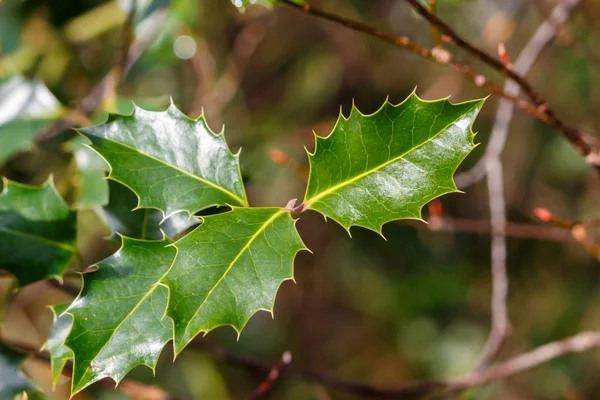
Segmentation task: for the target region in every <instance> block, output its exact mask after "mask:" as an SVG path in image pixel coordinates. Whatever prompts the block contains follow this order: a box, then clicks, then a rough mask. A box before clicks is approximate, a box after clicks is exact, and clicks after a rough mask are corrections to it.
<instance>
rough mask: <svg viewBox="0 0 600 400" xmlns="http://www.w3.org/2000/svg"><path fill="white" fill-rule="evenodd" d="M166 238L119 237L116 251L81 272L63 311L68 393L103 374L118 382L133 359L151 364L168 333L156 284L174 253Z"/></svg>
mask: <svg viewBox="0 0 600 400" xmlns="http://www.w3.org/2000/svg"><path fill="white" fill-rule="evenodd" d="M170 243H172V241H171V240H169V239H163V240H157V241H149V240H138V239H131V238H127V237H123V241H122V247H121V249H120V250H119V251H118V252H117V253H115V254H113V255H112V256H111V257H109V258H107V259H105V260H104V261H101V262H100V263H98V270H97V271H95V272H91V273H87V274H84V284H83V289H82V291H81V294H80V295H79V296H78V297H77V298H76V299H75V300H74V301H73V303H72V304H71V305H70V306H69V308H68V309H67V310H66V311H65V313H66V314H69V315H71V317H72V320H73V327H72V328H71V331H70V332H69V334H68V337H67V339H66V341H65V345H66V346H67V347H68V348H70V349H71V350H72V351H73V381H72V392H73V394H75V393H77V392H79V391H81V390H82V389H84V388H85V387H87V386H89V385H90V384H92V383H94V382H96V381H98V380H100V379H103V378H112V379H113V380H114V381H115V382H119V381H120V380H121V379H123V377H124V376H125V375H126V374H127V373H128V372H129V371H130V370H131V369H132V368H134V367H135V366H137V365H141V364H144V365H147V366H148V367H150V368H151V369H152V370H154V368H155V366H156V362H157V361H158V357H159V355H160V352H161V350H162V348H163V347H164V345H165V344H166V343H167V342H168V341H169V340H170V339H171V338H172V335H173V328H172V323H171V320H170V319H168V318H163V316H164V313H165V308H166V306H167V299H168V290H167V288H166V287H165V286H164V285H162V284H161V280H162V278H163V277H164V275H166V274H167V273H168V271H169V268H170V267H171V265H172V262H173V258H174V257H175V253H176V250H175V248H174V247H172V246H167V245H169V244H170ZM65 323H66V322H65Z"/></svg>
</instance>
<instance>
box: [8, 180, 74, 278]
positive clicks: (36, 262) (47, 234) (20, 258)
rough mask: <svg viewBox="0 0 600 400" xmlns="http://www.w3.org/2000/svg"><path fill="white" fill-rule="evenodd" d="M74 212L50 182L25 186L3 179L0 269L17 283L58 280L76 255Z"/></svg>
mask: <svg viewBox="0 0 600 400" xmlns="http://www.w3.org/2000/svg"><path fill="white" fill-rule="evenodd" d="M75 244H76V213H75V212H73V211H71V210H69V207H68V206H67V204H66V203H65V202H64V200H63V199H62V198H61V197H60V195H59V194H58V193H57V192H56V189H55V188H54V185H53V184H52V181H48V182H47V183H46V184H44V185H43V186H40V187H37V186H27V185H22V184H19V183H16V182H12V181H9V180H6V179H5V180H4V190H3V192H2V194H1V195H0V269H4V270H6V271H8V272H10V273H12V274H13V275H15V276H16V277H17V279H18V281H19V284H20V285H27V284H29V283H32V282H35V281H38V280H42V279H47V278H57V279H60V278H61V277H62V275H63V273H64V272H65V270H66V269H67V267H68V266H69V263H70V262H71V259H72V258H73V256H74V255H75V254H76V247H75Z"/></svg>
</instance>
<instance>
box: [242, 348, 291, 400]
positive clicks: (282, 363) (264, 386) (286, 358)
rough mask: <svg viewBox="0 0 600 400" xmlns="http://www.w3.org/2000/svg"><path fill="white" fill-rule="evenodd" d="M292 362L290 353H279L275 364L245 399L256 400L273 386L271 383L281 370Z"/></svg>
mask: <svg viewBox="0 0 600 400" xmlns="http://www.w3.org/2000/svg"><path fill="white" fill-rule="evenodd" d="M291 362H292V353H290V352H289V351H285V352H284V353H283V354H282V355H281V359H280V360H279V362H278V363H277V364H275V365H274V366H273V367H272V368H271V370H270V371H269V374H268V375H267V377H266V378H265V379H264V380H263V381H262V382H261V383H260V385H258V387H257V388H256V389H255V390H254V392H252V394H251V395H250V396H248V397H247V399H246V400H257V399H260V398H261V397H263V396H264V395H265V394H266V393H267V392H268V391H269V390H270V389H271V387H273V384H274V383H275V381H276V380H277V378H279V375H280V374H281V372H282V371H283V370H284V369H285V368H286V367H287V366H288V365H290V363H291Z"/></svg>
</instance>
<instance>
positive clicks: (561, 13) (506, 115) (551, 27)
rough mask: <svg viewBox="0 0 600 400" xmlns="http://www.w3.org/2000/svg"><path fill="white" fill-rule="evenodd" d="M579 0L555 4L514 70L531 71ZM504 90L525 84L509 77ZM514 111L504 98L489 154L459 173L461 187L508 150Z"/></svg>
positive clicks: (515, 89) (479, 176)
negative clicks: (507, 140)
mask: <svg viewBox="0 0 600 400" xmlns="http://www.w3.org/2000/svg"><path fill="white" fill-rule="evenodd" d="M579 1H580V0H574V1H566V2H564V3H561V4H559V5H558V6H556V7H555V8H554V10H553V11H552V13H551V14H550V16H549V17H548V20H546V21H545V22H544V23H543V24H542V25H540V27H539V28H538V29H537V30H536V32H535V33H534V34H533V36H532V37H531V39H530V40H529V41H528V42H527V44H526V45H525V47H524V48H523V50H522V51H521V54H520V55H519V57H518V58H517V59H516V61H515V62H514V65H513V67H512V69H513V71H514V72H517V73H519V74H522V75H525V74H527V72H529V70H530V69H531V67H532V66H533V64H534V63H535V60H536V59H537V58H538V56H539V55H540V54H541V52H542V51H543V50H544V49H545V48H546V47H547V46H548V44H550V42H551V41H552V40H553V39H554V38H555V36H556V34H557V32H558V31H557V27H558V26H560V25H562V24H564V23H565V22H566V21H567V18H568V17H569V15H570V14H571V12H572V11H573V9H574V8H575V6H576V5H577V4H578V3H579ZM504 92H505V93H509V94H511V95H512V96H515V97H517V96H519V93H520V92H521V87H520V86H519V85H518V84H517V83H516V82H513V81H510V80H509V81H507V82H506V84H505V85H504ZM513 112H514V106H513V104H511V103H509V102H507V101H504V100H501V101H500V104H499V105H498V110H497V111H496V119H495V122H494V128H493V129H492V134H491V135H490V140H489V142H488V145H487V148H486V150H485V154H484V156H483V157H482V158H481V160H479V162H478V163H477V164H476V165H475V166H474V167H473V168H471V169H470V170H468V171H466V172H463V173H461V174H457V175H456V184H457V186H458V187H460V188H461V189H464V188H466V187H468V186H470V185H472V184H474V183H476V182H478V181H480V180H481V179H483V178H484V177H485V175H486V172H487V169H488V168H487V163H488V161H489V160H490V159H494V158H498V157H500V155H501V154H502V151H503V150H504V145H505V144H506V138H507V136H508V126H509V125H510V122H511V120H512V117H513Z"/></svg>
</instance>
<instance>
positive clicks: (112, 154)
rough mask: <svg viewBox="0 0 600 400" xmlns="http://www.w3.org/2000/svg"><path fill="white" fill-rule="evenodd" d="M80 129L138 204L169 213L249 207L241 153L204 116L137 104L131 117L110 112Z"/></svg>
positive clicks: (170, 108)
mask: <svg viewBox="0 0 600 400" xmlns="http://www.w3.org/2000/svg"><path fill="white" fill-rule="evenodd" d="M81 132H83V133H84V134H85V135H87V136H88V137H89V138H90V140H91V141H92V144H93V149H94V150H96V151H97V152H98V153H99V154H100V155H102V156H103V157H104V159H105V160H106V161H107V162H108V164H109V165H110V167H111V171H110V174H109V177H110V178H112V179H114V180H116V181H118V182H120V183H122V184H124V185H125V186H127V187H129V188H130V189H131V190H133V191H134V192H135V193H136V195H137V196H138V197H139V204H138V207H140V208H156V209H158V210H161V211H162V212H164V213H165V214H166V216H167V217H169V216H171V215H173V214H176V213H178V212H181V211H185V212H187V213H188V214H189V215H192V214H194V213H195V212H197V211H200V210H202V209H205V208H208V207H211V206H215V205H226V204H230V205H240V206H247V205H248V201H247V200H246V193H245V191H244V185H243V182H242V176H241V173H240V169H239V160H238V158H239V154H236V155H234V154H232V153H231V151H230V150H229V148H228V147H227V143H226V142H225V138H224V137H223V134H222V133H221V134H215V133H213V132H212V131H211V130H210V129H209V128H208V125H207V124H206V121H205V119H204V117H202V116H201V117H199V118H198V119H196V120H192V119H189V118H188V117H186V116H185V115H184V114H183V113H182V112H181V111H179V110H178V109H177V108H176V107H175V106H174V105H171V106H170V107H169V108H168V109H167V110H166V111H163V112H153V111H145V110H142V109H140V108H138V107H135V108H134V112H133V114H132V115H130V116H123V115H111V116H110V117H109V119H108V121H107V122H106V123H104V124H102V125H98V126H95V127H91V128H86V129H82V130H81Z"/></svg>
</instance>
